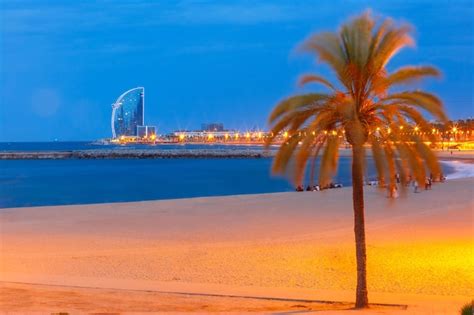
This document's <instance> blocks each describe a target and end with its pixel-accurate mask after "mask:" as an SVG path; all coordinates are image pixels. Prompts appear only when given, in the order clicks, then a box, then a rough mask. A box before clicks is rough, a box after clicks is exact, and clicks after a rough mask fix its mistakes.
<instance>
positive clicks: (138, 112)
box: [111, 87, 156, 139]
mask: <svg viewBox="0 0 474 315" xmlns="http://www.w3.org/2000/svg"><path fill="white" fill-rule="evenodd" d="M111 127H112V138H114V139H116V138H120V137H138V138H146V137H150V136H155V135H156V128H155V127H154V126H146V125H145V88H144V87H136V88H133V89H130V90H128V91H126V92H124V93H123V94H122V95H120V96H119V97H118V98H117V100H116V101H115V102H114V103H113V104H112V117H111Z"/></svg>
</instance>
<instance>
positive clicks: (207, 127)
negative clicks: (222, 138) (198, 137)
mask: <svg viewBox="0 0 474 315" xmlns="http://www.w3.org/2000/svg"><path fill="white" fill-rule="evenodd" d="M201 131H224V124H222V123H209V124H202V125H201Z"/></svg>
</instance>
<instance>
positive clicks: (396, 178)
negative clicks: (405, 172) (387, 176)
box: [395, 173, 400, 184]
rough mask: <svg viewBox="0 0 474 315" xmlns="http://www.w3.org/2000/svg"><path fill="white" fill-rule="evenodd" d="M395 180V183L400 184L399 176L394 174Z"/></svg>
mask: <svg viewBox="0 0 474 315" xmlns="http://www.w3.org/2000/svg"><path fill="white" fill-rule="evenodd" d="M395 180H396V181H397V184H400V174H398V173H397V174H395Z"/></svg>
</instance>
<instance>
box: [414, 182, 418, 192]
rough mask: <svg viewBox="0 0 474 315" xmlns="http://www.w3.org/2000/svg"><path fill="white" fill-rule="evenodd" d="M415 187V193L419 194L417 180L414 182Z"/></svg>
mask: <svg viewBox="0 0 474 315" xmlns="http://www.w3.org/2000/svg"><path fill="white" fill-rule="evenodd" d="M413 187H414V190H413V192H415V193H417V192H419V191H418V181H416V180H415V181H414V182H413Z"/></svg>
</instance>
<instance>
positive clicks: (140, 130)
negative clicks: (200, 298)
mask: <svg viewBox="0 0 474 315" xmlns="http://www.w3.org/2000/svg"><path fill="white" fill-rule="evenodd" d="M152 136H156V127H155V126H137V137H139V138H149V137H152Z"/></svg>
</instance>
